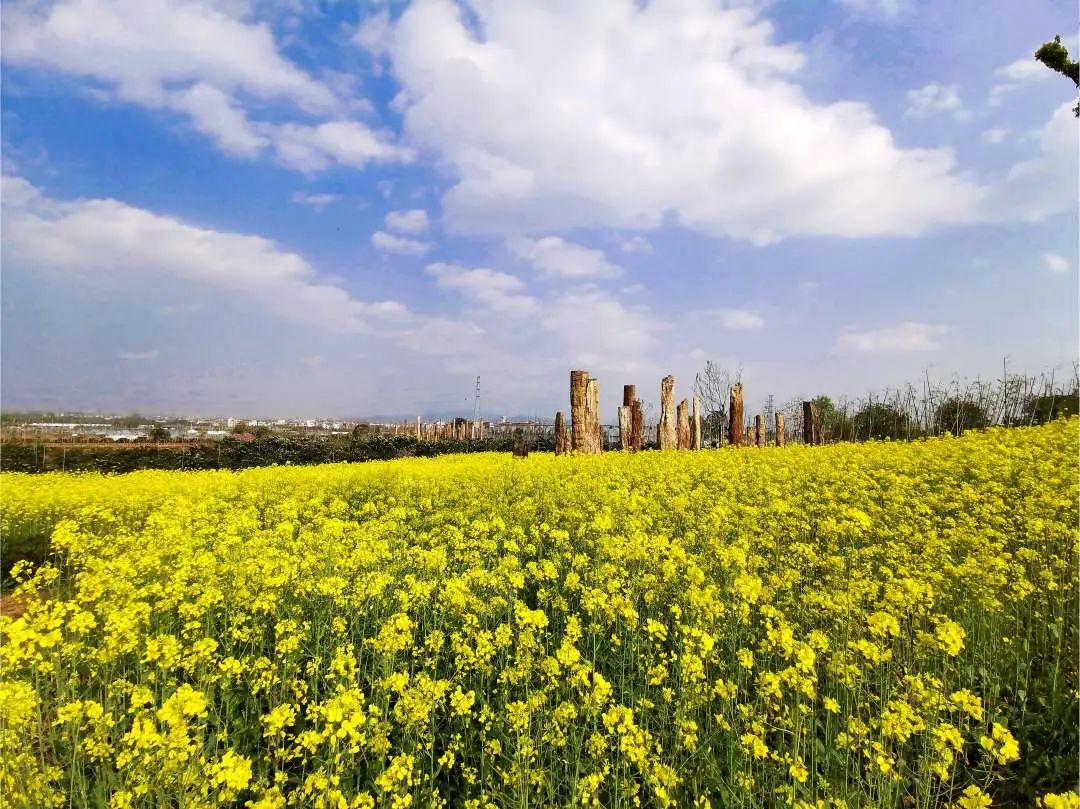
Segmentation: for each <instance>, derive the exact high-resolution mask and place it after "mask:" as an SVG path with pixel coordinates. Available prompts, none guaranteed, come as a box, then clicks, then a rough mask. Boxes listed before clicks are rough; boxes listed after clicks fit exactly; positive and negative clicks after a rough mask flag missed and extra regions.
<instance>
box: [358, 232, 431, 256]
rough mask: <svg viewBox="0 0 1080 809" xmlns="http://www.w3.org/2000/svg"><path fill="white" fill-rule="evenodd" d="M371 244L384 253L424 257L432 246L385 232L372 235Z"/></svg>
mask: <svg viewBox="0 0 1080 809" xmlns="http://www.w3.org/2000/svg"><path fill="white" fill-rule="evenodd" d="M371 244H372V245H373V246H374V247H375V249H376V250H382V251H383V252H384V253H397V254H398V255H399V256H422V255H424V253H426V252H427V251H428V250H429V249H430V247H431V245H429V244H426V243H425V242H420V241H417V240H416V239H407V238H405V237H404V236H395V235H394V234H393V233H387V232H386V231H385V230H376V231H375V232H374V233H372V234H371Z"/></svg>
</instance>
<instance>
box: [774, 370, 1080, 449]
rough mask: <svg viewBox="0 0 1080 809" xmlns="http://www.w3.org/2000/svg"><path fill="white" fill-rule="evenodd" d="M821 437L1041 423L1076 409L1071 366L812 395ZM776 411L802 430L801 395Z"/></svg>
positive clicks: (895, 436) (1079, 386)
mask: <svg viewBox="0 0 1080 809" xmlns="http://www.w3.org/2000/svg"><path fill="white" fill-rule="evenodd" d="M813 401H814V402H815V404H816V405H817V412H818V415H819V416H820V418H821V426H822V431H823V433H824V436H825V440H826V441H868V440H871V439H873V440H878V441H881V440H885V439H890V440H894V441H895V440H911V439H915V438H925V437H927V436H932V435H943V434H944V433H950V434H952V435H960V434H961V433H963V432H965V431H966V430H977V429H983V428H985V427H990V426H993V425H1000V426H1004V427H1019V426H1028V425H1035V424H1045V423H1046V422H1048V421H1052V420H1053V419H1056V418H1062V417H1065V418H1067V417H1069V416H1075V415H1077V413H1078V412H1080V381H1078V375H1077V368H1076V367H1075V366H1074V368H1073V373H1072V374H1071V375H1070V376H1069V377H1068V378H1067V379H1065V380H1062V379H1061V378H1060V377H1059V376H1057V375H1056V374H1055V373H1053V372H1047V373H1044V374H1039V375H1034V376H1029V375H1023V374H1013V373H1010V372H1009V370H1008V366H1007V365H1005V366H1003V368H1002V376H1001V377H1000V378H998V379H993V380H974V381H970V382H961V381H960V380H959V379H953V380H952V381H951V382H949V383H934V382H932V381H931V380H930V379H929V377H927V378H925V379H924V380H923V381H922V382H921V383H919V384H915V383H911V384H907V385H902V386H899V387H895V388H888V389H886V390H884V391H880V392H874V393H868V394H867V395H866V396H863V397H861V398H858V399H854V400H851V399H847V398H843V399H840V400H837V401H834V400H833V399H832V398H830V397H829V396H825V395H819V396H816V397H814V398H813ZM780 412H782V413H784V414H785V420H786V421H787V423H788V425H789V429H791V430H792V432H793V435H794V436H795V437H797V436H798V435H800V434H801V433H802V413H803V410H802V400H801V399H793V400H792V401H790V402H788V403H787V404H786V405H785V406H784V407H783V408H781V409H780Z"/></svg>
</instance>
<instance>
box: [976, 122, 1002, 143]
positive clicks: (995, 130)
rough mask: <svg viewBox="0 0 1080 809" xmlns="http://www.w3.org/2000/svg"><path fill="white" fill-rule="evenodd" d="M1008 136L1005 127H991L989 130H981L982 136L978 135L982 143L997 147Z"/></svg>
mask: <svg viewBox="0 0 1080 809" xmlns="http://www.w3.org/2000/svg"><path fill="white" fill-rule="evenodd" d="M1008 135H1009V130H1008V129H1006V128H1005V127H1003V126H992V127H990V128H989V129H986V130H983V133H982V135H980V136H979V137H980V138H982V142H983V143H990V144H994V145H997V144H999V143H1003V142H1004V141H1005V138H1006V137H1008Z"/></svg>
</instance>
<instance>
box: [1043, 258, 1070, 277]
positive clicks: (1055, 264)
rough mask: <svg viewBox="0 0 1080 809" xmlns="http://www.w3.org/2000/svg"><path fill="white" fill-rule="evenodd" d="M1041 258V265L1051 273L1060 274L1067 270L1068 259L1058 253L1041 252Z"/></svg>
mask: <svg viewBox="0 0 1080 809" xmlns="http://www.w3.org/2000/svg"><path fill="white" fill-rule="evenodd" d="M1042 260H1043V266H1044V267H1046V269H1048V270H1049V271H1050V272H1052V273H1055V274H1057V275H1061V274H1062V273H1067V272H1068V271H1069V260H1068V259H1067V258H1065V256H1063V255H1061V254H1060V253H1043V254H1042Z"/></svg>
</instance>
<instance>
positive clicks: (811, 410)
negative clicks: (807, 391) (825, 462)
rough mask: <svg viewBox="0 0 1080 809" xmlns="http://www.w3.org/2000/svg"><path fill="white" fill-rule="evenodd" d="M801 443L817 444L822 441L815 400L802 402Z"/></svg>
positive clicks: (819, 418) (819, 416)
mask: <svg viewBox="0 0 1080 809" xmlns="http://www.w3.org/2000/svg"><path fill="white" fill-rule="evenodd" d="M802 413H803V416H802V420H803V443H804V444H809V445H810V446H818V445H819V444H821V443H823V441H822V436H821V415H820V414H819V413H818V407H817V403H816V402H803V403H802Z"/></svg>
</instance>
